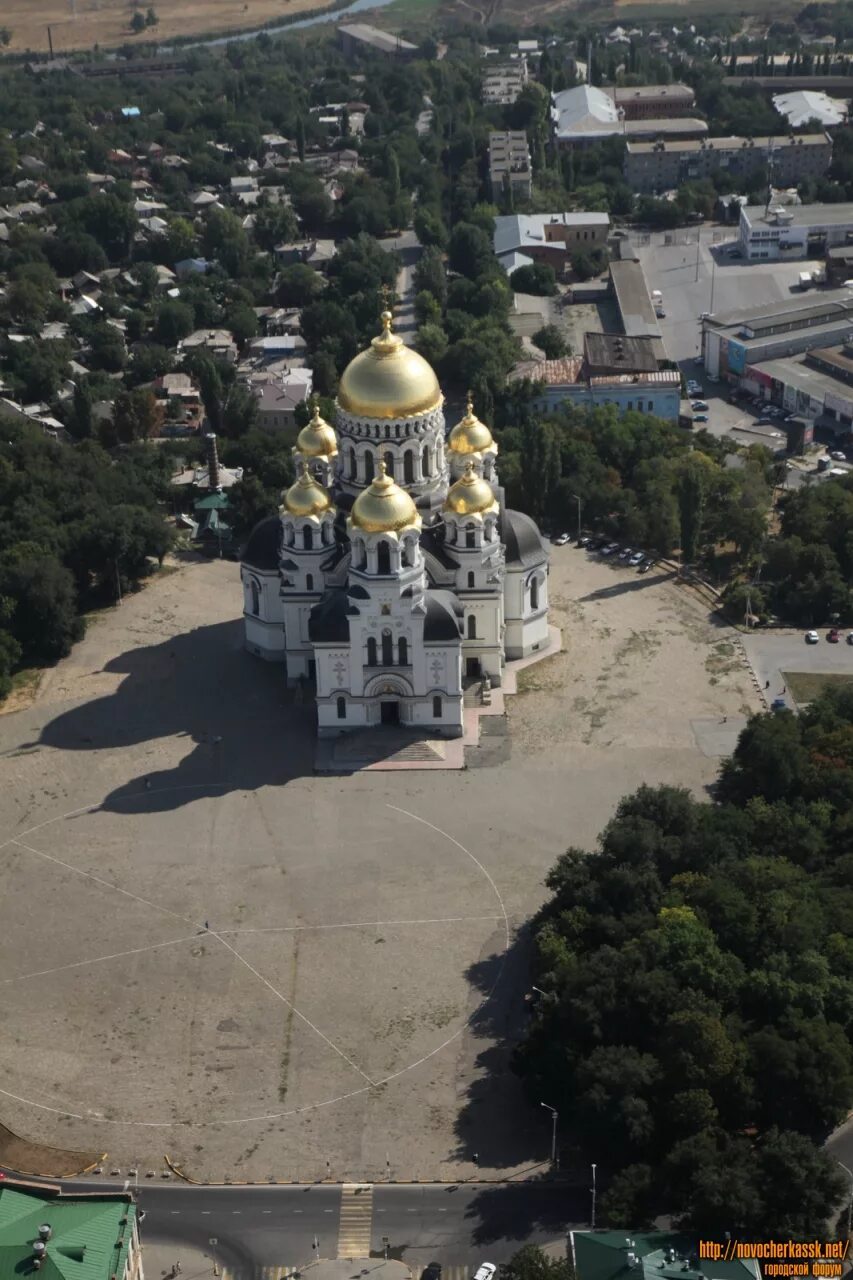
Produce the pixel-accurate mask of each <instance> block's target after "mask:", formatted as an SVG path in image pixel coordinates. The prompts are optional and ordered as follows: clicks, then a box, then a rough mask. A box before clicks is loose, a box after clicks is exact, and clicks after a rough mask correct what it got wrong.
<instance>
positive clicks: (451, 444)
mask: <svg viewBox="0 0 853 1280" xmlns="http://www.w3.org/2000/svg"><path fill="white" fill-rule="evenodd" d="M447 447H448V449H450V451H451V452H452V453H462V454H467V453H486V451H487V450H489V449H493V450H494V451H495V452H496V453H497V445H496V444H495V442H494V439H493V437H492V433H491V431H490V430H489V428H488V427H487V426H486V424H485V422H481V421H480V419H479V418H478V417H477V415H476V414H475V413H474V403H473V401H472V399H471V392H470V391H469V392H468V404H467V406H466V410H465V417H464V418H461V419H460V420H459V422H457V424H456V426H455V427H454V428H453V430H452V431H451V433H450V435H449V436H448V439H447Z"/></svg>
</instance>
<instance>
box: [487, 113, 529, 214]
mask: <svg viewBox="0 0 853 1280" xmlns="http://www.w3.org/2000/svg"><path fill="white" fill-rule="evenodd" d="M531 181H532V174H531V166H530V147H529V146H528V143H527V134H526V133H525V132H524V130H523V129H516V130H512V131H510V132H507V133H490V134H489V183H490V185H491V189H492V199H493V200H494V201H495V202H498V201H500V200H501V198H502V197H503V196H504V195H505V194H506V191H507V188H509V189H510V190H511V191H512V194H513V196H514V197H517V198H518V199H520V200H528V199H529V198H530V191H531Z"/></svg>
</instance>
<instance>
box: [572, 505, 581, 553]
mask: <svg viewBox="0 0 853 1280" xmlns="http://www.w3.org/2000/svg"><path fill="white" fill-rule="evenodd" d="M571 496H572V497H573V498H574V500H575V502H576V503H577V504H578V541H580V536H581V500H580V498H579V497H578V495H577V494H576V493H573V494H572V495H571Z"/></svg>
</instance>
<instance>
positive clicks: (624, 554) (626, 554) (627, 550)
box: [619, 547, 634, 560]
mask: <svg viewBox="0 0 853 1280" xmlns="http://www.w3.org/2000/svg"><path fill="white" fill-rule="evenodd" d="M633 554H634V549H633V547H623V548H622V550H621V551H620V552H619V559H620V560H630V559H631V556H632V555H633Z"/></svg>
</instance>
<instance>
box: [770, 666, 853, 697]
mask: <svg viewBox="0 0 853 1280" xmlns="http://www.w3.org/2000/svg"><path fill="white" fill-rule="evenodd" d="M782 678H783V680H784V681H785V684H786V685H787V686H788V688H789V689H790V690H791V693H792V694H793V695H794V698H795V699H796V700H797V702H799V703H805V702H814V700H815V698H819V697H820V695H821V694H822V693H823V691H824V690H825V689H838V688H840V687H842V686H843V685H846V684H853V673H851V674H850V675H849V676H848V675H844V674H843V673H841V672H820V671H783V672H782Z"/></svg>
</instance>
